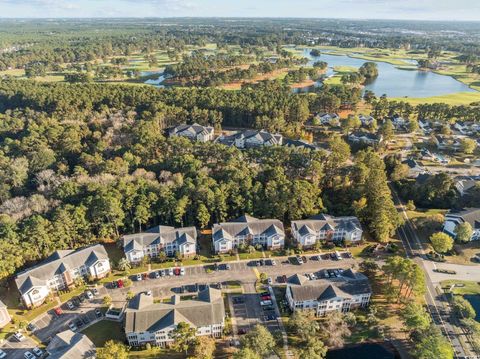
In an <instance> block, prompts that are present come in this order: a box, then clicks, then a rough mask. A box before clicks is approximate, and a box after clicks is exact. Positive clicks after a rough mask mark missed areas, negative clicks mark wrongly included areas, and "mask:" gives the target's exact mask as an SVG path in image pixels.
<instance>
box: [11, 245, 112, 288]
mask: <svg viewBox="0 0 480 359" xmlns="http://www.w3.org/2000/svg"><path fill="white" fill-rule="evenodd" d="M100 259H108V254H107V251H106V250H105V248H104V247H103V245H101V244H96V245H93V246H90V247H86V248H82V249H78V250H76V251H74V250H64V251H56V252H55V253H53V254H52V255H51V256H50V257H48V258H47V259H46V260H45V261H43V262H42V263H40V264H39V265H37V266H35V267H32V268H30V269H27V270H26V271H24V272H21V273H19V274H17V277H16V279H15V282H16V284H17V287H18V289H19V291H20V292H21V293H22V294H24V293H26V292H27V291H28V290H29V289H30V288H32V287H34V286H44V285H46V281H47V280H49V279H51V278H53V277H54V276H55V275H56V274H60V273H64V272H65V271H66V270H70V269H74V268H78V267H81V266H82V265H86V266H91V265H93V264H94V263H95V262H96V261H98V260H100Z"/></svg>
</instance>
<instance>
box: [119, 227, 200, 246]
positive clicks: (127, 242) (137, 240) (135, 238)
mask: <svg viewBox="0 0 480 359" xmlns="http://www.w3.org/2000/svg"><path fill="white" fill-rule="evenodd" d="M196 240H197V229H196V228H195V227H185V228H174V227H168V226H156V227H153V228H150V229H148V230H147V231H146V232H143V233H135V234H129V235H125V236H123V247H124V250H125V253H127V252H130V251H132V250H134V249H137V250H141V249H142V248H143V247H145V246H149V245H152V244H167V243H173V242H177V243H178V244H179V245H180V244H183V243H196Z"/></svg>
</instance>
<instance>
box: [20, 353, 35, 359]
mask: <svg viewBox="0 0 480 359" xmlns="http://www.w3.org/2000/svg"><path fill="white" fill-rule="evenodd" d="M23 357H24V358H25V359H35V355H33V354H32V353H30V352H25V353H23Z"/></svg>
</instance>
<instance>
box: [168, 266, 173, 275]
mask: <svg viewBox="0 0 480 359" xmlns="http://www.w3.org/2000/svg"><path fill="white" fill-rule="evenodd" d="M168 275H169V276H172V275H173V268H168Z"/></svg>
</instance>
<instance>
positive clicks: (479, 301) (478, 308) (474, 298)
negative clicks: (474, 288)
mask: <svg viewBox="0 0 480 359" xmlns="http://www.w3.org/2000/svg"><path fill="white" fill-rule="evenodd" d="M463 297H464V298H465V299H466V300H468V302H469V303H470V304H471V305H472V307H473V309H475V313H476V314H477V315H476V317H475V320H476V321H477V322H480V295H478V294H465V295H464V296H463Z"/></svg>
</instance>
